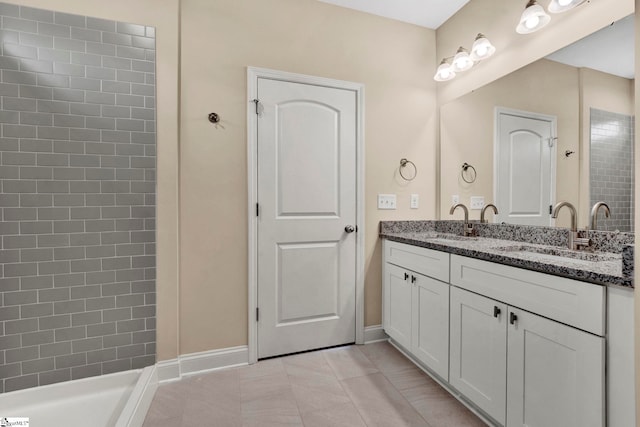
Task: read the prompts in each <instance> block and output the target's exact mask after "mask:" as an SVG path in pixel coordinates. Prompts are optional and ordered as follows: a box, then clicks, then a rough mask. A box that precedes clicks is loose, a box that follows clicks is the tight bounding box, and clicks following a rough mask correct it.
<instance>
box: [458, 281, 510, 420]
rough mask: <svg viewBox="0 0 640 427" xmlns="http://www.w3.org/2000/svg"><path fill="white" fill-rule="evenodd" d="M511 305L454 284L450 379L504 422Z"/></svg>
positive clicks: (480, 405) (469, 398)
mask: <svg viewBox="0 0 640 427" xmlns="http://www.w3.org/2000/svg"><path fill="white" fill-rule="evenodd" d="M506 319H507V306H506V305H505V304H501V303H498V302H496V301H494V300H492V299H490V298H486V297H483V296H481V295H477V294H474V293H471V292H467V291H464V290H462V289H458V288H455V287H451V348H450V356H451V370H450V375H449V383H450V384H451V385H452V386H453V387H455V388H456V389H457V390H458V391H460V392H461V393H462V394H463V395H464V396H465V397H466V398H467V399H468V400H470V401H472V402H473V403H474V404H475V405H476V406H478V407H479V408H480V409H482V410H483V411H484V412H486V413H487V414H489V415H490V416H491V417H492V418H493V419H495V420H496V421H498V422H499V423H501V424H502V425H504V423H505V413H506V409H505V408H506V394H505V393H506V389H507V328H506V326H507V321H506Z"/></svg>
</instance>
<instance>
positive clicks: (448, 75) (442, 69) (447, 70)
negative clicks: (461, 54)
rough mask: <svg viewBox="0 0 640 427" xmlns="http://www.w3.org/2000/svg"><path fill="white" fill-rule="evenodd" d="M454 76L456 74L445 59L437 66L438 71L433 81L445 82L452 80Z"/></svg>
mask: <svg viewBox="0 0 640 427" xmlns="http://www.w3.org/2000/svg"><path fill="white" fill-rule="evenodd" d="M455 76H456V73H455V72H454V70H453V69H452V68H451V64H449V63H448V62H447V60H446V59H443V60H442V62H441V63H440V65H439V66H438V70H437V71H436V75H435V76H433V79H434V80H435V81H437V82H445V81H447V80H451V79H453V78H454V77H455Z"/></svg>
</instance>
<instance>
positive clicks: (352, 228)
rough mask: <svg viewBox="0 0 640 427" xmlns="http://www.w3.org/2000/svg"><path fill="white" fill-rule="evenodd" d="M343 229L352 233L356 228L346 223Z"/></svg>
mask: <svg viewBox="0 0 640 427" xmlns="http://www.w3.org/2000/svg"><path fill="white" fill-rule="evenodd" d="M344 231H346V232H347V233H353V232H354V231H356V228H355V227H354V226H353V225H347V226H346V227H345V228H344Z"/></svg>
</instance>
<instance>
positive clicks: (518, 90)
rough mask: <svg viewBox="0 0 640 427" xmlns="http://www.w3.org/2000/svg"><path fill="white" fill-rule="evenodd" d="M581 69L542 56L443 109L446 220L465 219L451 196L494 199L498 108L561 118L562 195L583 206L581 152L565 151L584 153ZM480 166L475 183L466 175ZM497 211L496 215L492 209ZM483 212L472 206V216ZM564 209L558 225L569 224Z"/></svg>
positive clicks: (443, 204) (558, 195)
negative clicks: (467, 167)
mask: <svg viewBox="0 0 640 427" xmlns="http://www.w3.org/2000/svg"><path fill="white" fill-rule="evenodd" d="M578 83H579V82H578V69H577V68H574V67H570V66H567V65H563V64H560V63H558V62H553V61H549V60H546V59H541V60H539V61H536V62H534V63H533V64H530V65H528V66H526V67H524V68H522V69H520V70H518V71H515V72H513V73H511V74H509V75H508V76H505V77H503V78H501V79H499V80H496V81H495V82H493V83H491V84H488V85H486V86H484V87H482V88H480V89H478V90H476V91H474V92H472V93H469V94H467V95H465V96H463V97H460V98H458V99H456V100H454V101H452V102H449V103H448V104H445V105H443V106H442V107H441V109H440V120H441V121H440V141H441V147H440V156H441V157H440V160H441V166H440V170H441V174H440V180H441V187H440V188H441V192H440V197H441V201H440V206H441V208H440V215H441V218H442V219H450V218H462V212H461V211H457V212H456V215H455V216H454V217H452V216H450V215H449V208H450V206H451V195H453V194H458V195H459V196H460V202H462V203H464V204H465V205H467V206H469V197H471V196H484V198H485V203H490V202H493V197H494V194H493V174H494V170H493V168H494V164H493V163H494V162H493V153H494V124H495V107H506V108H511V109H516V110H523V111H529V112H534V113H540V114H548V115H552V116H556V117H557V123H558V128H557V131H558V146H557V153H558V156H557V159H556V169H557V172H556V174H557V179H556V183H557V185H556V199H557V200H567V201H569V202H571V203H573V204H574V205H576V206H577V203H578V193H577V191H576V189H577V184H578V179H579V174H578V171H579V160H578V159H579V154H576V155H574V156H571V157H569V158H566V157H565V156H564V152H565V150H572V151H575V152H576V153H578V152H579V147H578V140H579V139H578V132H579V108H578V106H579V99H578V98H579V84H578ZM464 162H467V163H470V164H472V165H473V166H474V167H475V168H476V171H477V179H476V181H475V182H474V183H473V184H467V183H465V182H464V181H463V180H462V179H461V176H460V168H461V165H462V164H463V163H464ZM490 215H492V214H490ZM479 216H480V212H479V211H471V212H470V218H471V219H479ZM568 219H569V217H568V214H567V218H566V221H565V218H564V215H563V214H561V215H560V218H559V220H558V225H564V223H565V222H566V223H568Z"/></svg>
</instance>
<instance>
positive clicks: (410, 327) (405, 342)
mask: <svg viewBox="0 0 640 427" xmlns="http://www.w3.org/2000/svg"><path fill="white" fill-rule="evenodd" d="M384 250H385V261H386V262H385V263H384V265H383V270H384V280H383V281H384V285H383V287H384V307H383V318H384V320H383V327H384V330H385V332H386V333H387V334H388V335H389V336H390V337H391V338H393V340H394V341H395V342H396V343H398V344H399V345H400V346H402V347H404V348H405V349H406V350H407V351H410V352H411V353H412V354H413V356H414V357H415V358H416V359H418V360H419V361H421V362H422V363H423V364H424V365H425V366H427V367H428V368H430V369H431V370H432V371H433V372H434V373H436V374H437V375H439V376H440V377H442V378H443V379H445V380H446V379H447V378H448V375H449V284H448V283H445V282H442V281H441V280H437V278H433V277H428V276H427V274H430V275H432V276H438V277H439V278H440V279H443V278H444V279H445V280H448V277H449V254H447V253H443V252H438V251H432V250H429V249H425V248H420V247H415V246H409V245H404V244H401V243H396V242H390V241H386V240H385V241H384ZM389 261H392V262H389Z"/></svg>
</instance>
